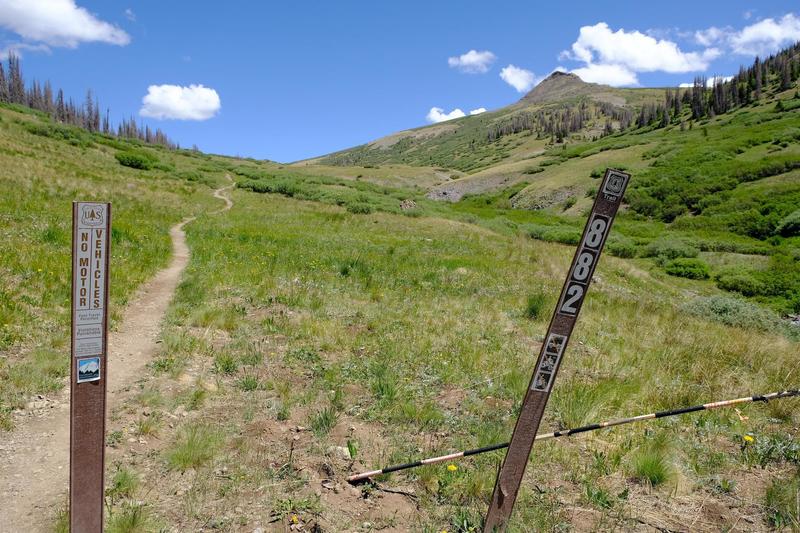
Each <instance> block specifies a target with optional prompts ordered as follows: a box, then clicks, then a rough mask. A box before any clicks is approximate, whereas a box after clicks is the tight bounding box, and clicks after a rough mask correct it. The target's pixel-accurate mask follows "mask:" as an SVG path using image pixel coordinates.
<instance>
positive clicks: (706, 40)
mask: <svg viewBox="0 0 800 533" xmlns="http://www.w3.org/2000/svg"><path fill="white" fill-rule="evenodd" d="M732 31H733V29H732V28H730V27H725V28H717V27H716V26H711V27H710V28H707V29H705V30H698V31H696V32H694V40H695V41H697V44H700V45H702V46H711V45H714V44H720V43H723V42H724V41H725V40H727V39H728V36H729V35H730V34H731V32H732Z"/></svg>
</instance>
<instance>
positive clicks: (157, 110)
mask: <svg viewBox="0 0 800 533" xmlns="http://www.w3.org/2000/svg"><path fill="white" fill-rule="evenodd" d="M219 109H220V100H219V95H218V94H217V91H215V90H214V89H211V88H209V87H204V86H202V85H189V86H188V87H181V86H180V85H151V86H150V87H148V88H147V94H146V95H145V96H144V98H142V108H141V109H140V110H139V114H140V115H141V116H143V117H150V118H156V119H159V120H164V119H175V120H207V119H209V118H211V117H213V116H214V115H216V114H217V112H218V111H219Z"/></svg>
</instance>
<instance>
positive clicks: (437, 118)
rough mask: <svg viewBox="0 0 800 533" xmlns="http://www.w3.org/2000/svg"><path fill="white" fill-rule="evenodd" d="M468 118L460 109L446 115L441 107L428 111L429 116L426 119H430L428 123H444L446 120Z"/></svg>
mask: <svg viewBox="0 0 800 533" xmlns="http://www.w3.org/2000/svg"><path fill="white" fill-rule="evenodd" d="M464 116H466V115H465V114H464V112H463V111H461V110H460V109H459V108H455V109H453V110H452V111H450V112H449V113H445V112H444V109H442V108H441V107H432V108H431V110H430V111H428V115H427V116H426V117H425V118H426V119H428V122H434V123H436V122H444V121H446V120H453V119H454V118H461V117H464Z"/></svg>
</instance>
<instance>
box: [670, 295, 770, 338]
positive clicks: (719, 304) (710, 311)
mask: <svg viewBox="0 0 800 533" xmlns="http://www.w3.org/2000/svg"><path fill="white" fill-rule="evenodd" d="M682 309H683V310H684V311H686V312H688V313H690V314H693V315H695V316H699V317H702V318H705V319H707V320H713V321H715V322H721V323H723V324H726V325H728V326H735V327H739V328H747V329H759V330H764V331H776V330H778V329H782V328H781V326H782V324H781V320H780V317H778V316H777V315H776V314H774V313H772V312H771V311H768V310H767V309H764V308H763V307H759V306H758V305H756V304H752V303H750V302H746V301H744V300H741V299H739V298H733V297H731V296H722V295H717V296H700V297H698V298H695V299H694V300H692V301H690V302H688V303H686V304H684V305H683V306H682Z"/></svg>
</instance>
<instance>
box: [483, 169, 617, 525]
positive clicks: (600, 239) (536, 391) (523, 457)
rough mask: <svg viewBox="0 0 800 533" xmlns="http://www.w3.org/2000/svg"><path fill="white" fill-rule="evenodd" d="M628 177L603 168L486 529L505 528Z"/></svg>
mask: <svg viewBox="0 0 800 533" xmlns="http://www.w3.org/2000/svg"><path fill="white" fill-rule="evenodd" d="M629 180H630V176H629V175H628V174H626V173H624V172H620V171H618V170H612V169H608V170H606V174H605V176H604V177H603V183H602V185H601V186H600V192H599V193H598V194H597V196H596V197H595V200H594V205H593V206H592V211H591V213H590V214H589V220H588V221H587V223H586V227H585V228H584V230H583V235H582V237H581V240H580V245H579V246H578V250H577V251H576V252H575V257H574V258H573V259H572V265H571V266H570V269H569V273H568V275H567V280H566V282H565V283H564V287H563V288H562V289H561V296H560V297H559V299H558V304H557V306H556V310H555V312H554V313H553V318H552V319H551V320H550V326H549V328H548V330H547V335H546V336H545V342H544V344H543V345H542V349H541V351H540V352H539V358H538V359H537V361H536V366H535V369H534V372H533V376H532V377H531V383H530V386H529V387H528V390H527V392H526V393H525V398H524V399H523V401H522V408H521V410H520V414H519V418H517V424H516V426H515V427H514V434H513V435H512V437H511V443H510V444H509V446H508V452H507V453H506V457H505V460H504V461H503V465H502V466H501V468H500V472H499V474H498V475H497V481H496V483H495V486H494V492H493V493H492V501H491V503H490V504H489V511H488V513H487V514H486V521H485V523H484V532H485V533H488V532H492V531H502V530H504V529H505V528H506V523H507V522H508V519H509V517H510V516H511V511H512V509H513V508H514V502H515V501H516V499H517V493H518V492H519V486H520V483H522V477H523V475H524V474H525V467H526V466H527V464H528V458H529V456H530V453H531V449H532V447H533V441H534V439H535V438H536V433H537V431H538V430H539V423H540V422H541V420H542V415H543V414H544V408H545V406H546V405H547V400H548V398H549V397H550V391H551V390H552V388H553V383H554V382H555V379H556V374H557V373H558V368H559V366H560V365H561V360H562V358H563V355H564V350H566V348H567V343H568V342H569V337H570V335H572V330H573V328H574V327H575V322H576V320H577V318H578V313H580V311H581V306H582V305H583V301H584V299H585V298H586V293H587V291H588V290H589V284H590V283H591V281H592V276H593V275H594V270H595V268H596V267H597V262H598V260H599V259H600V253H601V252H602V251H603V246H604V245H605V242H606V238H607V237H608V233H609V231H611V224H612V223H613V222H614V217H615V216H616V214H617V210H618V209H619V204H620V202H621V200H622V195H623V194H624V193H625V189H626V188H627V186H628V181H629Z"/></svg>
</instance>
